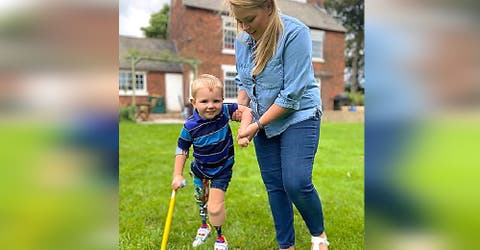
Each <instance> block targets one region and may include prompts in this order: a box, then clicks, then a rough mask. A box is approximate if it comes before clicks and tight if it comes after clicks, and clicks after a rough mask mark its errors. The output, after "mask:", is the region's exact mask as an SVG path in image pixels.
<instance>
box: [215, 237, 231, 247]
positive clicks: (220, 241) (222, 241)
mask: <svg viewBox="0 0 480 250" xmlns="http://www.w3.org/2000/svg"><path fill="white" fill-rule="evenodd" d="M213 249H214V250H228V243H227V239H226V238H225V236H223V235H222V236H220V237H218V238H217V240H216V241H215V247H214V248H213Z"/></svg>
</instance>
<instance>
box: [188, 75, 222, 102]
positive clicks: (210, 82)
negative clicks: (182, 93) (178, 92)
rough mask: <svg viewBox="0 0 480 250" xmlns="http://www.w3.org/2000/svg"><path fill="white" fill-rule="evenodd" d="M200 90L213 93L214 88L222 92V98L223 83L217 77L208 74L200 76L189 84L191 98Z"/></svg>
mask: <svg viewBox="0 0 480 250" xmlns="http://www.w3.org/2000/svg"><path fill="white" fill-rule="evenodd" d="M201 88H208V90H210V91H213V90H214V89H215V88H219V89H221V90H222V96H223V82H222V81H220V79H218V78H217V77H215V76H213V75H210V74H202V75H200V76H199V77H198V78H197V79H195V80H194V81H192V83H191V84H190V89H191V90H192V98H195V97H196V95H197V91H198V90H199V89H201Z"/></svg>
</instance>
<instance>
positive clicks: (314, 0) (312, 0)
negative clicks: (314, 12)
mask: <svg viewBox="0 0 480 250" xmlns="http://www.w3.org/2000/svg"><path fill="white" fill-rule="evenodd" d="M308 3H309V4H311V5H313V6H315V7H317V8H320V9H325V5H324V0H308Z"/></svg>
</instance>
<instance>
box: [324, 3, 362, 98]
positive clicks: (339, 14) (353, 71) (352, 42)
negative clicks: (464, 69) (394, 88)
mask: <svg viewBox="0 0 480 250" xmlns="http://www.w3.org/2000/svg"><path fill="white" fill-rule="evenodd" d="M325 8H326V9H327V11H328V12H329V13H330V14H331V15H333V17H335V18H336V19H337V20H339V21H340V22H341V23H342V24H343V26H344V27H345V28H346V29H347V37H346V52H345V63H346V67H347V71H348V73H349V75H350V79H349V84H350V90H351V91H352V92H357V89H358V86H359V83H360V82H362V81H363V80H364V78H365V73H364V64H365V57H364V0H325Z"/></svg>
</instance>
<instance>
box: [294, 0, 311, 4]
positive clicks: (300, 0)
mask: <svg viewBox="0 0 480 250" xmlns="http://www.w3.org/2000/svg"><path fill="white" fill-rule="evenodd" d="M291 1H295V2H301V3H307V0H291Z"/></svg>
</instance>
